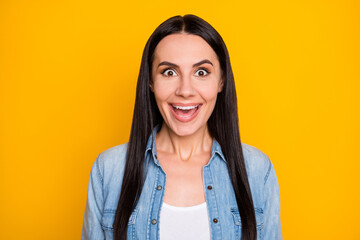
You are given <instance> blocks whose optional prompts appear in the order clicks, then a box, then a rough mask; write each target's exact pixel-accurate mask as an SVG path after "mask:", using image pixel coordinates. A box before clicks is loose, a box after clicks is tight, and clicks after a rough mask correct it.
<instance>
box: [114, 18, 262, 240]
mask: <svg viewBox="0 0 360 240" xmlns="http://www.w3.org/2000/svg"><path fill="white" fill-rule="evenodd" d="M179 32H186V33H190V34H194V35H198V36H200V37H202V38H203V39H204V40H205V41H206V42H207V43H208V44H209V45H210V46H211V47H212V49H213V50H214V51H215V53H216V54H217V56H218V59H219V62H220V67H221V69H222V73H223V75H224V85H223V90H222V91H221V92H220V93H219V94H218V97H217V101H216V104H215V108H214V111H213V113H212V115H211V116H210V118H209V120H208V129H209V132H210V135H211V136H212V137H213V138H215V139H216V140H217V141H218V142H219V144H220V146H221V149H222V152H223V154H224V156H225V158H226V161H227V164H228V169H229V175H230V178H231V181H232V185H233V188H234V192H235V197H236V201H237V205H238V209H239V212H240V216H241V225H242V239H246V240H254V239H256V219H255V211H254V205H253V200H252V196H251V191H250V186H249V182H248V177H247V173H246V168H245V163H244V156H243V152H242V148H241V141H240V134H239V126H238V112H237V100H236V90H235V82H234V77H233V73H232V69H231V65H230V58H229V53H228V51H227V48H226V46H225V43H224V41H223V39H222V38H221V36H220V34H219V33H218V32H217V31H216V30H215V29H214V28H213V27H212V26H211V25H210V24H209V23H207V22H206V21H204V20H203V19H201V18H199V17H197V16H194V15H185V16H183V17H181V16H175V17H172V18H169V19H168V20H166V21H165V22H163V23H162V24H160V26H158V27H157V28H156V29H155V31H154V32H153V34H152V35H151V36H150V38H149V40H148V41H147V43H146V45H145V49H144V52H143V55H142V60H141V67H140V73H139V77H138V82H137V88H136V99H135V107H134V116H133V122H132V127H131V133H130V140H129V144H128V149H127V155H126V164H125V171H124V176H123V182H122V187H121V194H120V199H119V202H118V206H117V210H116V215H115V220H114V239H115V240H125V239H126V236H127V227H128V221H129V218H130V215H131V213H132V211H133V210H134V208H135V207H136V205H137V202H138V200H139V198H140V194H141V191H142V188H143V184H144V160H145V159H144V156H145V155H144V154H145V148H146V143H147V140H148V138H149V137H150V134H151V132H152V130H153V128H154V126H156V125H158V124H162V122H163V118H162V116H161V114H160V112H159V110H158V108H157V105H156V102H155V97H154V94H153V93H152V92H151V90H150V88H149V84H150V81H151V68H152V61H153V55H154V51H155V48H156V46H157V44H158V43H159V42H160V41H161V39H163V38H164V37H165V36H167V35H170V34H173V33H179Z"/></svg>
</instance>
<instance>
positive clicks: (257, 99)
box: [0, 0, 360, 239]
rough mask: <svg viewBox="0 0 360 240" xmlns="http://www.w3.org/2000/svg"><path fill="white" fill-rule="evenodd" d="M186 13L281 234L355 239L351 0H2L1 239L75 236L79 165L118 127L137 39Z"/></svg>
mask: <svg viewBox="0 0 360 240" xmlns="http://www.w3.org/2000/svg"><path fill="white" fill-rule="evenodd" d="M186 13H192V14H196V15H199V16H200V17H202V18H204V19H205V20H207V21H208V22H209V23H211V24H212V25H213V26H214V27H215V28H216V29H217V30H218V31H219V32H220V34H221V35H222V37H223V38H224V40H225V42H226V44H227V47H228V49H229V52H230V57H231V61H232V66H233V70H234V75H235V79H236V84H237V85H236V87H237V93H238V104H239V117H240V128H241V129H240V132H241V138H242V141H243V142H244V143H247V144H250V145H253V146H255V147H257V148H259V149H260V150H262V151H263V152H265V153H266V154H267V155H269V157H270V159H271V160H272V162H273V163H274V166H275V169H276V172H277V176H278V179H279V183H280V192H281V220H282V227H283V236H284V239H360V228H359V221H358V218H359V216H360V207H359V202H360V188H359V183H360V181H359V180H360V173H359V171H360V163H359V160H360V153H359V147H360V146H359V144H360V127H359V123H360V96H359V95H360V91H359V90H360V68H359V63H360V47H359V46H360V44H359V43H360V14H359V13H360V3H359V1H356V0H353V1H349V0H348V1H344V0H338V1H330V0H324V1H320V0H298V1H287V0H273V1H268V0H262V1H218V0H216V1H198V2H196V1H192V0H190V1H141V2H139V1H126V2H124V1H115V0H113V1H82V0H76V1H74V0H71V1H70V0H67V1H39V0H33V1H3V0H2V1H1V2H0V104H1V105H0V226H1V227H0V239H80V235H81V228H82V221H83V214H84V210H85V203H86V197H87V196H86V194H87V187H88V179H89V173H90V168H91V166H92V164H93V162H94V161H95V159H96V157H97V155H98V154H99V153H100V152H102V151H104V150H105V149H107V148H110V147H112V146H115V145H118V144H121V143H124V142H127V140H128V137H129V132H130V125H131V120H132V111H133V106H134V97H135V85H136V80H137V74H138V71H139V66H140V59H141V54H142V51H143V48H144V45H145V42H146V40H147V39H148V37H149V36H150V34H151V33H152V31H153V30H154V29H155V28H156V27H157V26H158V25H159V24H160V23H161V22H163V21H164V20H166V19H167V18H169V17H171V16H173V15H178V14H181V15H183V14H186Z"/></svg>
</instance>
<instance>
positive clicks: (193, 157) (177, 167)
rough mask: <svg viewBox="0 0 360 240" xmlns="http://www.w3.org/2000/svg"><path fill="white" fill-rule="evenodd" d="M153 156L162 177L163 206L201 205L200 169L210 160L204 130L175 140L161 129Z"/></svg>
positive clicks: (170, 133) (202, 187)
mask: <svg viewBox="0 0 360 240" xmlns="http://www.w3.org/2000/svg"><path fill="white" fill-rule="evenodd" d="M156 143H157V155H158V159H159V162H160V164H161V167H162V168H163V170H164V171H165V173H166V186H165V196H164V202H165V203H167V204H170V205H173V206H179V207H188V206H194V205H198V204H200V203H203V202H205V193H204V183H203V176H202V168H203V166H205V165H206V164H207V163H208V161H209V159H210V156H211V144H212V138H211V137H210V134H209V133H208V129H207V126H206V125H205V126H204V127H203V128H202V129H199V131H197V132H196V134H194V135H191V136H188V137H178V136H176V135H175V134H174V133H172V132H171V130H170V129H169V128H168V127H167V126H166V124H164V125H163V127H162V129H161V130H160V132H159V133H158V134H157V138H156Z"/></svg>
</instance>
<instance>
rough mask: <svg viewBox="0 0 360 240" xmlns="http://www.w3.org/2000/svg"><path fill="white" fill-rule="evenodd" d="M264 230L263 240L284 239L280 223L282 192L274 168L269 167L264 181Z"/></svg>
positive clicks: (270, 165)
mask: <svg viewBox="0 0 360 240" xmlns="http://www.w3.org/2000/svg"><path fill="white" fill-rule="evenodd" d="M263 210H264V215H263V216H264V229H263V236H262V239H264V240H278V239H282V230H281V222H280V192H279V183H278V180H277V177H276V173H275V169H274V166H273V165H272V163H271V161H270V160H269V167H268V170H267V173H266V176H265V179H264V209H263Z"/></svg>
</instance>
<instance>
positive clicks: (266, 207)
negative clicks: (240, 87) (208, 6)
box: [82, 15, 281, 240]
mask: <svg viewBox="0 0 360 240" xmlns="http://www.w3.org/2000/svg"><path fill="white" fill-rule="evenodd" d="M279 214H280V200H279V189H278V182H277V178H276V175H275V171H274V168H273V166H272V164H271V162H270V160H269V158H268V157H267V155H265V154H264V153H262V152H261V151H260V150H258V149H256V148H254V147H252V146H249V145H247V144H242V143H241V142H240V135H239V127H238V114H237V101H236V92H235V84H234V79H233V74H232V70H231V65H230V59H229V54H228V52H227V49H226V46H225V44H224V42H223V40H222V38H221V36H220V35H219V34H218V32H217V31H216V30H215V29H214V28H213V27H212V26H210V25H209V24H208V23H207V22H205V21H204V20H202V19H201V18H199V17H196V16H194V15H185V16H183V17H181V16H175V17H172V18H170V19H168V20H166V21H165V22H163V23H162V24H161V25H160V26H159V27H158V28H157V29H156V30H155V31H154V33H153V34H152V35H151V37H150V38H149V40H148V42H147V44H146V46H145V49H144V53H143V56H142V62H141V67H140V73H139V78H138V83H137V90H136V100H135V109H134V116H133V123H132V128H131V134H130V141H129V143H128V144H123V145H119V146H115V147H113V148H111V149H108V150H106V151H104V152H103V153H101V154H99V156H98V158H97V159H96V161H95V163H94V165H93V167H92V170H91V175H90V181H89V189H88V199H87V205H86V210H85V216H84V224H83V232H82V239H161V240H167V239H222V240H224V239H229V240H230V239H231V240H232V239H249V240H250V239H251V240H253V239H281V224H280V215H279Z"/></svg>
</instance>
